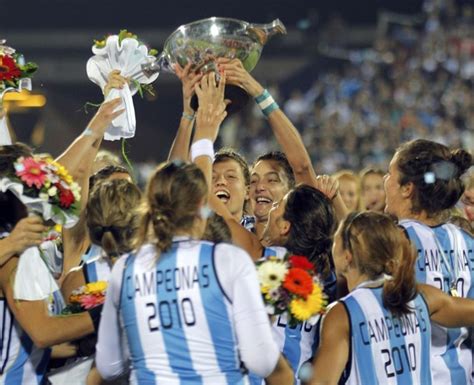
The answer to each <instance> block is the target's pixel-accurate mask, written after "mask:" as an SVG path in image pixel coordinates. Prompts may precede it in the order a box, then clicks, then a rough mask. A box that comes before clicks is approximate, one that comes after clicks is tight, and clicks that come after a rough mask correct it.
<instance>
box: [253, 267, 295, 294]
mask: <svg viewBox="0 0 474 385" xmlns="http://www.w3.org/2000/svg"><path fill="white" fill-rule="evenodd" d="M287 271H288V268H287V267H286V265H285V263H284V262H278V261H274V260H269V261H265V262H263V263H262V264H261V265H260V266H258V268H257V274H258V280H259V281H260V285H261V286H266V287H267V291H268V290H271V289H275V288H277V287H279V286H280V285H281V283H282V282H283V280H284V279H285V276H286V273H287Z"/></svg>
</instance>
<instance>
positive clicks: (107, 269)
mask: <svg viewBox="0 0 474 385" xmlns="http://www.w3.org/2000/svg"><path fill="white" fill-rule="evenodd" d="M82 262H83V264H84V266H83V269H84V276H85V278H86V283H89V282H97V281H108V280H109V278H110V274H111V272H112V262H111V261H110V260H109V259H108V258H103V257H102V248H101V247H100V246H97V245H94V244H91V247H90V248H89V250H88V251H87V253H85V254H84V255H83V256H82Z"/></svg>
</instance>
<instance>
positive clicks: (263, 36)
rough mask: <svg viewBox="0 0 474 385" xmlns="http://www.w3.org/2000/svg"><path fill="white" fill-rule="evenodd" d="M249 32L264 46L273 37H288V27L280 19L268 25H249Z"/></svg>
mask: <svg viewBox="0 0 474 385" xmlns="http://www.w3.org/2000/svg"><path fill="white" fill-rule="evenodd" d="M247 31H248V32H249V33H252V34H253V35H254V36H255V37H256V38H257V39H258V41H259V42H260V44H262V45H264V44H265V43H266V42H267V41H268V39H269V38H271V37H272V36H273V35H276V34H279V33H281V34H282V35H286V27H285V25H284V24H283V23H282V22H281V20H280V19H275V20H273V21H272V22H271V23H267V24H249V26H248V28H247Z"/></svg>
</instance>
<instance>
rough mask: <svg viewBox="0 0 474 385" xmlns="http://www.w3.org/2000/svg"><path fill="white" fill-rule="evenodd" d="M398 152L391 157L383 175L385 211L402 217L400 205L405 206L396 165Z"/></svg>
mask: <svg viewBox="0 0 474 385" xmlns="http://www.w3.org/2000/svg"><path fill="white" fill-rule="evenodd" d="M397 158H398V154H397V153H395V155H394V156H393V158H392V161H391V162H390V165H389V167H388V173H387V174H385V177H384V189H385V212H386V213H388V214H392V215H395V216H397V217H402V215H401V213H402V210H401V209H402V207H404V206H405V204H404V200H403V197H402V193H401V187H402V186H401V185H400V171H399V170H398V166H397Z"/></svg>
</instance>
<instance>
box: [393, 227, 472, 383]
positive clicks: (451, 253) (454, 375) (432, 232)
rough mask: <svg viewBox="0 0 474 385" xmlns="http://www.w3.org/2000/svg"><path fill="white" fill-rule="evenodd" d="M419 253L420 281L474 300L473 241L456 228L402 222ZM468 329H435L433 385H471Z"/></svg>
mask: <svg viewBox="0 0 474 385" xmlns="http://www.w3.org/2000/svg"><path fill="white" fill-rule="evenodd" d="M400 225H401V226H403V227H404V228H405V230H406V232H407V234H408V236H409V238H410V240H411V241H412V243H413V244H414V246H415V247H416V249H417V252H418V258H417V261H416V276H417V280H418V281H419V282H422V283H426V284H428V285H432V286H434V287H436V288H438V289H440V290H442V291H444V292H446V293H450V291H451V288H452V287H455V288H456V291H457V293H458V294H459V295H460V296H462V297H466V298H472V299H474V239H473V238H472V236H470V235H468V234H467V233H466V232H464V231H463V230H461V229H459V228H458V227H457V226H455V225H453V224H443V225H440V226H436V227H433V228H431V227H429V226H427V225H425V224H423V223H420V222H418V221H414V220H402V221H400ZM467 337H468V329H467V328H450V329H448V328H444V327H442V326H439V325H437V324H433V325H432V339H431V341H432V349H431V352H432V355H433V356H432V359H431V370H432V372H433V383H434V384H439V385H467V384H470V383H471V372H472V365H473V363H472V360H473V358H472V356H473V354H472V349H471V347H470V346H469V344H468V342H467V340H466V339H467Z"/></svg>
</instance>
